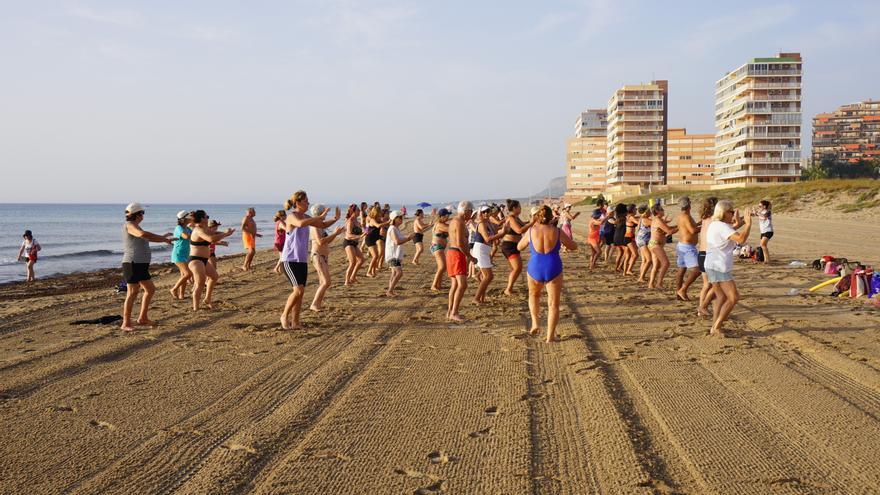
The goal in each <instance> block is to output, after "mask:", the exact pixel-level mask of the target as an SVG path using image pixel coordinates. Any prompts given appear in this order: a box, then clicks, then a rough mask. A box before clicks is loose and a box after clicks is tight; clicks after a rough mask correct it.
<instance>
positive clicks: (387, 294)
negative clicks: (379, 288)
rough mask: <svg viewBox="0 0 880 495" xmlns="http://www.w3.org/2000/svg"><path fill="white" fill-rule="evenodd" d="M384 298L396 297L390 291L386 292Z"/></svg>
mask: <svg viewBox="0 0 880 495" xmlns="http://www.w3.org/2000/svg"><path fill="white" fill-rule="evenodd" d="M385 297H397V294H396V293H395V292H394V291H392V290H386V291H385Z"/></svg>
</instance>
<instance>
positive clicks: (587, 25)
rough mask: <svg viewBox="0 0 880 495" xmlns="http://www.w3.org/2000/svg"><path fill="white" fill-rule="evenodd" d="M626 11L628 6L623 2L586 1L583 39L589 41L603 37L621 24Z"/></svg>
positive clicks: (584, 4) (582, 28) (612, 0)
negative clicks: (612, 27) (610, 29)
mask: <svg viewBox="0 0 880 495" xmlns="http://www.w3.org/2000/svg"><path fill="white" fill-rule="evenodd" d="M625 11H626V5H625V4H624V2H622V1H614V0H585V1H584V2H583V24H582V26H581V38H582V39H583V40H588V39H592V38H595V37H597V36H599V35H601V34H602V33H604V32H605V31H607V30H608V28H610V27H611V26H613V25H614V24H616V23H617V22H619V21H620V20H621V18H622V17H623V12H625Z"/></svg>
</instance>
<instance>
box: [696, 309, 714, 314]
mask: <svg viewBox="0 0 880 495" xmlns="http://www.w3.org/2000/svg"><path fill="white" fill-rule="evenodd" d="M697 316H711V314H710V313H709V312H708V311H706V310H705V309H703V308H697Z"/></svg>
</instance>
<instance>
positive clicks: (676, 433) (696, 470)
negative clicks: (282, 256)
mask: <svg viewBox="0 0 880 495" xmlns="http://www.w3.org/2000/svg"><path fill="white" fill-rule="evenodd" d="M823 222H824V221H823V220H816V219H803V218H797V217H786V216H784V215H779V216H778V218H777V219H776V225H777V231H778V234H777V237H775V238H774V239H773V244H771V246H772V247H774V248H775V252H774V254H775V255H776V256H777V257H778V259H779V262H778V264H775V265H773V266H770V267H763V266H757V265H752V264H748V263H741V264H739V265H737V267H736V268H735V275H736V276H737V280H738V283H739V285H740V288H741V292H742V294H743V301H742V304H741V305H740V306H739V307H738V308H737V310H736V311H735V313H734V316H733V321H732V322H731V328H732V329H734V331H735V333H734V337H732V338H729V339H713V338H709V337H706V336H705V333H706V332H707V331H708V328H709V323H708V322H707V321H706V320H704V319H700V318H698V317H697V316H696V315H695V311H694V307H693V304H691V303H684V302H677V301H674V300H673V298H672V297H671V295H670V293H668V292H645V291H643V290H642V289H641V288H639V287H636V286H635V285H633V282H632V281H631V280H628V279H627V280H620V279H618V278H616V277H615V276H614V275H613V274H611V273H610V272H607V271H604V270H599V271H598V272H595V273H589V274H588V273H587V272H586V266H585V265H586V263H585V253H583V252H581V253H575V254H568V255H565V258H564V260H565V263H566V269H567V271H566V274H567V275H566V276H567V289H566V292H565V295H564V301H563V308H562V321H561V325H560V334H561V336H562V341H561V342H559V343H557V344H552V345H547V344H544V343H542V342H541V341H540V340H537V339H534V338H530V337H528V336H527V335H526V333H525V330H526V329H527V326H526V325H527V316H528V315H527V307H526V301H525V298H524V296H523V294H524V291H525V284H524V283H523V284H521V286H520V287H519V291H520V296H519V297H517V298H516V299H515V300H509V299H506V298H504V297H503V296H502V295H501V294H500V289H501V287H500V286H501V284H502V282H501V279H502V278H504V277H506V274H507V267H506V266H505V265H504V261H503V259H502V258H501V257H500V256H499V257H498V258H496V263H498V264H499V269H498V271H497V275H498V276H497V278H496V281H495V282H494V285H493V287H492V288H491V289H490V295H489V303H488V304H486V305H485V306H481V307H475V306H472V305H470V304H467V305H466V307H465V308H464V311H463V313H464V315H465V316H466V317H468V318H470V322H469V323H468V324H466V325H461V326H455V325H449V324H446V323H445V322H444V321H443V315H444V314H445V304H446V298H445V294H435V293H432V292H430V291H429V290H428V289H427V286H428V284H429V282H430V274H429V272H430V270H431V268H432V267H433V260H432V259H430V258H425V259H423V262H422V265H421V266H419V267H413V266H412V265H406V266H405V268H404V278H403V281H402V286H403V287H404V289H403V290H402V291H401V297H399V298H397V299H394V300H388V299H387V298H384V297H382V296H381V295H380V294H381V292H382V289H383V287H384V286H385V284H387V272H383V273H382V274H381V276H380V277H379V279H375V280H371V279H365V278H364V279H362V280H363V283H362V284H360V285H359V286H356V287H355V288H352V289H346V288H344V287H340V286H336V287H334V288H333V289H331V292H330V293H329V295H328V299H327V305H328V306H329V307H330V310H329V311H327V312H325V313H322V314H320V315H314V314H307V315H306V316H305V318H304V323H305V325H307V327H308V328H307V329H306V330H304V331H297V332H284V331H281V330H280V329H279V325H278V313H279V311H280V307H281V304H282V303H283V300H284V298H285V297H286V295H287V293H288V291H289V287H288V285H287V283H286V281H285V280H284V279H283V278H281V277H280V276H276V275H275V274H274V273H271V271H270V268H271V266H272V265H273V263H274V262H273V259H272V255H271V253H260V254H259V255H258V258H257V261H258V262H259V263H258V265H257V270H256V271H254V272H251V273H247V274H243V273H232V272H231V271H230V270H231V268H232V265H234V263H233V262H230V261H226V262H224V263H222V264H221V272H222V273H223V278H222V279H221V283H220V285H219V287H218V292H217V298H216V300H217V301H218V304H217V309H216V310H214V311H213V312H200V313H198V314H192V313H191V312H190V311H189V309H188V304H187V303H186V302H181V301H171V300H170V299H169V297H168V296H167V291H166V290H165V289H167V288H168V287H169V286H170V285H171V284H172V283H173V282H174V278H175V277H174V275H173V274H171V273H170V271H169V270H164V271H165V272H166V273H165V274H162V275H160V276H159V277H158V279H157V280H158V285H159V288H160V291H159V295H158V298H157V300H156V301H155V303H154V308H155V311H154V314H153V315H152V317H153V319H154V320H157V321H159V322H160V323H161V326H159V327H157V328H155V329H152V330H145V331H142V332H138V333H136V334H134V335H127V334H123V333H121V332H119V331H118V330H117V329H116V327H115V326H114V325H108V326H101V325H91V326H71V325H70V324H69V322H70V321H71V320H74V319H78V318H94V317H99V316H102V315H106V314H117V313H119V311H120V306H121V296H117V295H115V294H113V293H112V292H111V291H110V290H109V289H105V288H100V289H96V288H93V287H91V286H90V285H89V283H87V282H88V279H92V280H96V279H100V276H83V275H78V276H75V277H73V278H69V279H67V280H66V281H65V280H62V281H55V282H51V283H49V282H41V283H42V284H44V285H43V286H40V287H43V288H42V289H40V290H38V291H36V293H37V294H38V295H36V296H35V297H28V295H27V294H26V293H24V292H23V291H22V289H21V286H5V287H2V288H0V300H2V302H0V418H2V423H3V436H2V439H0V455H2V458H3V462H2V463H0V492H2V493H244V492H253V493H260V494H269V493H321V494H326V493H416V494H432V493H573V494H581V493H731V494H734V493H736V494H739V493H871V492H874V491H876V490H877V487H878V486H880V463H878V461H877V453H876V448H877V446H878V445H880V421H878V418H880V337H878V334H877V328H880V314H878V311H877V310H873V309H869V308H867V307H865V306H864V305H863V304H862V303H860V302H856V301H849V300H837V299H831V298H829V297H827V296H822V295H795V296H791V295H789V291H790V289H792V288H804V287H808V286H810V285H812V284H813V283H815V281H817V280H821V279H822V278H823V277H822V276H821V275H818V274H817V272H813V271H812V270H809V269H805V268H790V267H788V266H785V264H786V263H787V262H788V261H790V260H792V259H799V260H803V261H808V262H809V261H811V260H812V259H814V258H817V257H819V256H821V255H822V254H826V253H830V254H837V255H839V256H847V257H849V258H850V259H859V258H861V259H862V260H863V261H877V260H876V259H873V260H872V257H874V258H876V256H877V253H878V251H877V249H876V246H872V245H871V244H870V243H868V242H867V241H853V240H850V239H852V238H853V237H856V238H857V236H852V235H851V228H850V227H848V226H846V225H842V224H841V222H840V221H827V222H826V223H823ZM854 227H855V226H853V228H854ZM407 250H408V251H409V252H410V253H411V251H412V250H411V247H408V249H407ZM344 263H345V262H344V256H342V254H341V252H340V251H338V250H337V251H334V256H333V258H332V259H331V265H332V270H333V274H334V277H335V279H336V280H337V281H338V280H340V278H341V273H342V270H344ZM77 277H79V278H77ZM83 278H85V279H86V280H82V279H83ZM107 278H108V279H111V280H112V278H113V276H112V275H110V276H107ZM311 280H316V278H315V277H312V278H311ZM670 282H671V280H668V281H667V284H669V283H670ZM52 284H56V285H59V284H71V285H73V286H74V288H72V289H69V290H63V291H60V292H64V293H63V294H55V295H52V292H53V290H52V289H51V285H52ZM313 290H314V287H310V288H309V290H308V291H307V293H306V297H307V298H310V297H311V295H312V294H313ZM692 292H695V291H693V290H692ZM471 295H472V290H471ZM467 301H468V302H469V299H468V300H467Z"/></svg>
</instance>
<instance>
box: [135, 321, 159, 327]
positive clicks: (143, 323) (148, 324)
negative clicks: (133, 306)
mask: <svg viewBox="0 0 880 495" xmlns="http://www.w3.org/2000/svg"><path fill="white" fill-rule="evenodd" d="M137 324H138V326H141V327H154V326H156V324H155V323H154V322H152V321H150V320H138V321H137Z"/></svg>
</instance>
